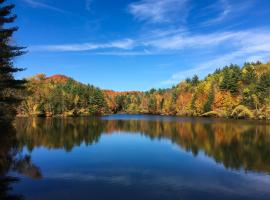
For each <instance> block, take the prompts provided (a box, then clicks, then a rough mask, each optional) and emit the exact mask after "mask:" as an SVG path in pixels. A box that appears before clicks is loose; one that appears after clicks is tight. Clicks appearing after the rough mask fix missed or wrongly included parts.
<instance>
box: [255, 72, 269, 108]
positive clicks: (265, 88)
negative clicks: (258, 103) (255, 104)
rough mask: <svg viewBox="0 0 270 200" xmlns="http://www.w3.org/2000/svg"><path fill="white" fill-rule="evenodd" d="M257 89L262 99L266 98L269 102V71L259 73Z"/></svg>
mask: <svg viewBox="0 0 270 200" xmlns="http://www.w3.org/2000/svg"><path fill="white" fill-rule="evenodd" d="M257 91H258V93H259V94H260V95H259V97H260V99H261V100H262V101H264V100H268V103H270V72H267V73H264V74H262V75H261V77H260V80H259V83H258V86H257Z"/></svg>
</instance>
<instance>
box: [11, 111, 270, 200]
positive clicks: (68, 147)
mask: <svg viewBox="0 0 270 200" xmlns="http://www.w3.org/2000/svg"><path fill="white" fill-rule="evenodd" d="M16 129H17V133H16V141H17V144H16V148H17V151H16V155H15V159H14V160H15V161H14V162H15V164H14V163H13V164H12V167H11V168H10V169H11V170H10V172H9V173H8V175H9V176H10V177H18V178H19V179H18V180H17V181H16V182H14V183H11V184H10V187H12V188H13V190H11V191H10V192H9V193H11V194H12V195H17V197H19V196H21V197H24V198H25V199H26V200H58V199H65V200H69V199H76V200H80V199H97V200H99V199H120V200H121V199H123V200H124V199H125V200H126V199H128V200H133V199H136V200H137V199H161V200H164V199H170V200H174V199H177V200H178V199H190V200H193V199H196V200H197V199H215V200H216V199H219V200H220V199H245V200H247V199H267V200H269V199H270V124H269V123H268V124H267V123H263V122H258V121H257V122H256V121H232V120H222V119H200V118H194V119H193V118H177V117H161V116H145V115H142V116H140V115H113V116H108V117H102V118H76V119H72V118H67V119H18V120H17V121H16Z"/></svg>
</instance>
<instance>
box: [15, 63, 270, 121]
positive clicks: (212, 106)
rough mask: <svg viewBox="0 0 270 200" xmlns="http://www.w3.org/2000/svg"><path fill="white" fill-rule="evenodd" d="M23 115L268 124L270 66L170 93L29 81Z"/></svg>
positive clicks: (195, 81)
mask: <svg viewBox="0 0 270 200" xmlns="http://www.w3.org/2000/svg"><path fill="white" fill-rule="evenodd" d="M26 88H27V94H26V95H25V101H24V102H23V104H22V105H21V106H20V107H19V113H20V114H21V115H42V116H55V115H64V116H75V115H92V114H98V115H102V114H111V113H119V112H120V113H131V114H134V113H136V114H160V115H179V116H204V117H207V116H209V117H233V118H258V119H269V118H270V115H269V112H270V63H267V64H262V63H260V62H256V63H245V64H244V66H243V67H239V66H237V65H230V66H225V67H223V68H222V69H217V70H216V71H215V72H214V73H212V74H209V75H208V76H207V77H205V78H204V79H203V80H200V79H199V78H198V76H196V75H195V76H194V77H193V78H187V79H186V80H185V81H182V82H180V83H179V84H178V85H176V86H174V87H172V88H170V89H151V90H149V91H147V92H139V91H129V92H116V91H112V90H100V89H98V88H96V87H94V86H90V85H84V84H81V83H79V82H76V81H74V80H73V79H71V78H68V77H66V76H63V75H54V76H51V77H46V76H45V75H44V74H39V75H36V76H34V77H31V78H29V79H28V83H27V87H26Z"/></svg>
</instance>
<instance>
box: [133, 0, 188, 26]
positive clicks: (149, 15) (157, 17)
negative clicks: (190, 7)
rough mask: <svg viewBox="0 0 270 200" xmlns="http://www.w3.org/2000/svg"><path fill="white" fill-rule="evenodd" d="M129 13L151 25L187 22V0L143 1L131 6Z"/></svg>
mask: <svg viewBox="0 0 270 200" xmlns="http://www.w3.org/2000/svg"><path fill="white" fill-rule="evenodd" d="M129 12H130V13H131V14H133V15H134V17H135V18H136V19H138V20H142V21H148V22H151V23H163V22H172V21H173V20H174V21H175V20H176V21H177V20H180V21H185V19H186V16H187V0H141V1H139V2H136V3H132V4H130V5H129Z"/></svg>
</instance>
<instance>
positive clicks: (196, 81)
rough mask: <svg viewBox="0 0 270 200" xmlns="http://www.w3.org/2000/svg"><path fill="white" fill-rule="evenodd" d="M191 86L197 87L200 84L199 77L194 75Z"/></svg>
mask: <svg viewBox="0 0 270 200" xmlns="http://www.w3.org/2000/svg"><path fill="white" fill-rule="evenodd" d="M191 84H192V85H193V86H197V85H198V84H199V77H198V76H197V75H194V76H193V77H192V79H191Z"/></svg>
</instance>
